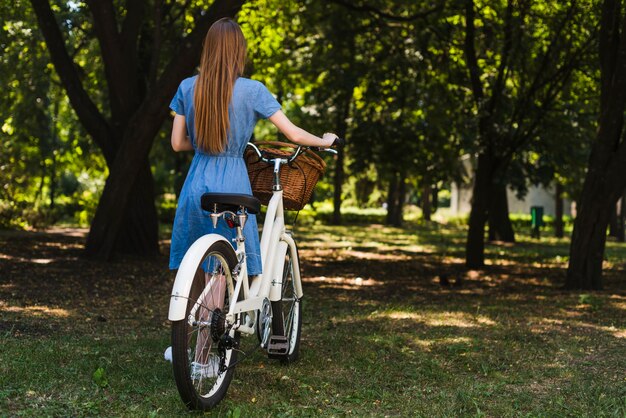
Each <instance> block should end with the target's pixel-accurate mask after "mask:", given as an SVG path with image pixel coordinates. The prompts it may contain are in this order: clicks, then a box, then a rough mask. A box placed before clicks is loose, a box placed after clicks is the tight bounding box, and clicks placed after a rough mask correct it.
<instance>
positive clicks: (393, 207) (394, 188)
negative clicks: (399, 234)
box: [385, 173, 398, 225]
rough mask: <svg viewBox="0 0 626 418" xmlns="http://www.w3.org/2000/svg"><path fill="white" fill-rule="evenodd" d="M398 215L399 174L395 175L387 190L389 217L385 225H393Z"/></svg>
mask: <svg viewBox="0 0 626 418" xmlns="http://www.w3.org/2000/svg"><path fill="white" fill-rule="evenodd" d="M397 213H398V173H393V175H392V177H391V179H390V180H389V187H388V189H387V217H386V220H385V223H386V224H387V225H393V224H394V220H396V219H397Z"/></svg>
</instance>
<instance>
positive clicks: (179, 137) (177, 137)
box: [172, 114, 193, 152]
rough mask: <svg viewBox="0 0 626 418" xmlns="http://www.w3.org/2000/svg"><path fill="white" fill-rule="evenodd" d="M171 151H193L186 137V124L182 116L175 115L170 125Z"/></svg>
mask: <svg viewBox="0 0 626 418" xmlns="http://www.w3.org/2000/svg"><path fill="white" fill-rule="evenodd" d="M172 149H173V150H174V151H177V152H178V151H193V144H192V143H191V140H190V139H189V137H188V136H187V124H186V122H185V117H184V116H183V115H179V114H176V116H174V123H173V124H172Z"/></svg>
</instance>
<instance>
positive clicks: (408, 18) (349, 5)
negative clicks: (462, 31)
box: [327, 0, 445, 22]
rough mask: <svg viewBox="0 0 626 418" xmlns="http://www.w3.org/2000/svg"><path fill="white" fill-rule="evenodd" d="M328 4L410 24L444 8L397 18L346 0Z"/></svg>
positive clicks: (437, 7)
mask: <svg viewBox="0 0 626 418" xmlns="http://www.w3.org/2000/svg"><path fill="white" fill-rule="evenodd" d="M327 1H328V2H330V3H335V4H338V5H340V6H343V7H345V8H347V9H350V10H353V11H355V12H366V13H371V14H373V15H375V16H377V17H381V18H384V19H387V20H395V21H398V22H412V21H414V20H418V19H424V18H426V17H428V16H429V15H431V14H433V13H435V12H438V11H440V10H443V8H444V6H445V2H442V3H441V4H439V5H437V6H435V7H433V8H431V9H428V10H423V11H421V12H417V13H413V14H412V15H409V16H398V15H394V14H391V13H388V12H385V11H383V10H380V9H378V8H376V7H374V6H369V5H362V6H361V5H356V4H352V3H350V2H348V1H346V0H327Z"/></svg>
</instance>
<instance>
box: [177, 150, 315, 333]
mask: <svg viewBox="0 0 626 418" xmlns="http://www.w3.org/2000/svg"><path fill="white" fill-rule="evenodd" d="M279 166H280V161H277V162H276V164H275V170H279V169H280V167H279ZM217 241H224V242H228V240H226V239H225V238H224V237H223V236H221V235H219V234H207V235H204V236H202V237H200V238H199V239H198V240H196V242H194V244H193V245H192V246H191V247H190V249H189V250H188V251H187V253H186V254H185V257H184V258H183V261H182V262H181V266H180V268H179V270H178V273H177V275H176V280H175V282H174V287H173V289H172V297H171V300H170V310H169V314H168V319H169V320H170V321H178V320H182V319H184V318H185V309H186V306H187V298H188V296H189V291H190V289H191V283H192V280H193V277H194V275H195V273H196V268H197V266H198V265H199V263H200V262H201V260H202V258H203V257H204V256H205V253H206V249H207V248H209V247H210V246H211V245H212V244H213V243H215V242H217ZM229 244H230V243H229ZM230 245H231V246H232V244H230ZM287 251H291V254H297V252H296V243H295V241H294V240H293V238H292V237H291V236H290V235H289V233H288V232H287V231H286V228H285V215H284V208H283V190H282V188H281V187H280V185H277V186H275V187H274V190H273V192H272V198H271V200H270V202H269V204H268V207H267V212H266V216H265V222H264V224H263V233H262V235H261V260H262V265H263V274H262V275H259V276H258V277H257V279H256V280H255V281H254V283H252V287H251V286H250V283H249V279H248V269H247V264H246V257H245V242H244V241H243V240H237V245H236V248H235V253H236V255H237V259H238V260H240V263H239V272H238V274H237V276H236V279H237V280H236V283H235V287H234V290H233V289H229V291H232V292H233V293H232V295H233V296H232V300H239V301H238V302H236V303H234V304H231V305H230V309H229V311H228V313H227V315H226V322H227V323H228V324H229V325H232V326H233V327H234V328H235V329H237V330H238V331H240V332H243V333H246V334H253V333H254V332H255V326H256V321H257V319H258V318H257V315H256V314H255V312H256V311H258V310H261V308H262V306H263V303H264V301H265V300H269V301H271V302H274V301H279V300H280V299H281V294H282V279H283V270H284V260H285V255H286V254H287ZM292 262H293V263H294V269H293V271H294V277H293V282H294V286H295V291H296V297H297V298H301V297H302V281H301V277H300V268H299V264H298V263H299V260H298V258H297V257H292ZM241 292H243V298H241V300H240V298H239V295H240V294H241ZM248 312H252V314H251V315H247V316H246V321H245V323H244V322H243V321H242V320H238V316H239V315H240V314H243V313H248Z"/></svg>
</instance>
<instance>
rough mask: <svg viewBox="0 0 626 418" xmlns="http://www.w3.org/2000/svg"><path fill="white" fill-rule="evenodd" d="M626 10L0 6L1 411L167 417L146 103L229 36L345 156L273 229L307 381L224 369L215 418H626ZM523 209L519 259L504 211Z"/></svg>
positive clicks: (516, 231)
mask: <svg viewBox="0 0 626 418" xmlns="http://www.w3.org/2000/svg"><path fill="white" fill-rule="evenodd" d="M625 9H626V7H625V6H624V5H623V4H622V2H621V1H617V0H604V1H534V2H533V1H525V0H517V1H513V0H509V1H504V0H503V1H472V0H449V1H441V2H435V3H431V2H426V1H423V2H422V1H408V0H407V1H389V0H321V1H304V0H303V1H294V0H287V1H277V0H259V1H248V2H244V1H224V0H216V1H214V2H207V1H192V0H177V1H172V0H152V1H137V0H127V1H121V0H120V1H112V0H111V1H110V0H107V1H87V2H80V1H67V2H66V1H63V2H59V1H54V0H31V1H23V0H14V1H10V2H9V1H1V2H0V11H1V13H2V30H1V31H0V47H1V48H2V55H1V58H0V62H1V65H2V67H1V70H0V78H1V81H2V85H3V86H5V87H4V89H3V94H2V97H1V99H0V116H1V117H0V121H1V123H2V125H1V130H0V135H1V141H0V150H1V151H0V185H1V186H2V187H0V227H1V228H2V230H1V231H0V242H1V243H2V244H1V247H0V315H1V316H0V338H1V339H2V347H3V349H2V351H1V352H0V358H1V359H2V364H1V365H0V371H1V372H2V373H1V374H0V412H2V413H7V414H8V415H17V416H22V415H25V416H40V415H52V416H56V415H77V416H90V415H91V416H92V415H141V416H146V415H151V416H157V415H164V416H168V415H175V414H179V413H182V412H184V410H183V405H182V404H181V403H180V401H179V400H178V398H177V393H176V390H175V385H174V383H173V379H172V376H171V371H170V370H169V366H168V365H167V364H165V363H164V362H163V361H162V359H161V352H162V349H163V348H164V347H165V346H167V345H168V344H169V343H168V324H167V321H166V312H167V303H168V294H169V293H168V292H169V289H170V287H171V284H172V279H173V278H172V276H171V274H170V273H169V271H167V254H168V250H169V247H168V246H169V231H170V229H171V222H172V219H173V214H174V211H175V207H176V197H177V195H178V193H179V191H180V188H181V186H182V182H183V180H184V177H185V175H186V169H187V167H188V165H189V163H190V160H191V157H192V156H191V155H190V154H188V153H187V154H185V153H174V152H172V150H171V148H170V145H169V132H170V129H171V114H170V111H169V109H168V104H169V101H170V100H171V98H172V97H173V95H174V93H175V91H176V88H177V86H178V84H179V83H180V81H181V80H182V79H183V78H186V77H189V76H191V75H192V74H193V73H194V71H195V68H196V66H197V65H198V62H199V55H200V51H201V45H202V40H203V38H204V35H205V34H206V31H207V29H208V27H209V26H210V24H211V23H212V22H213V21H215V20H216V19H217V18H220V17H223V16H234V17H236V20H237V21H238V22H239V23H240V25H241V26H242V29H243V31H244V33H245V35H246V38H247V40H248V50H249V62H248V66H247V68H246V74H245V75H246V76H248V77H251V78H254V79H257V80H260V81H262V82H263V83H265V84H266V85H267V86H268V88H269V89H270V91H272V92H273V93H274V94H275V95H276V96H277V99H278V100H279V101H280V102H281V104H282V106H283V110H284V111H285V112H286V113H287V114H288V116H289V117H290V118H291V119H292V120H293V121H294V122H296V123H297V124H298V125H300V126H302V127H303V128H305V129H307V130H309V131H311V132H316V133H320V134H321V133H323V132H325V131H332V132H336V133H337V134H339V135H340V136H342V137H344V138H346V139H347V146H346V147H345V148H344V149H343V150H342V151H341V152H340V154H339V155H338V156H337V157H325V158H326V161H327V164H328V168H327V171H326V174H325V176H324V177H323V178H322V179H321V181H320V182H319V183H318V185H317V187H316V190H315V194H314V198H313V201H312V202H311V204H310V205H309V206H307V207H306V208H305V209H304V210H303V211H301V212H300V213H299V214H298V219H297V224H296V226H295V232H296V237H297V238H298V240H299V243H300V249H301V257H302V259H303V274H304V277H305V285H306V288H305V292H306V293H307V295H311V297H310V298H307V300H306V301H305V302H306V303H305V323H304V326H305V328H304V335H303V338H304V340H303V347H302V351H303V356H302V357H303V358H302V361H301V362H300V363H299V364H297V365H294V366H292V367H289V368H284V367H280V366H278V365H277V364H273V363H271V362H269V361H268V360H266V359H263V357H262V356H261V355H260V354H259V355H257V356H256V357H255V359H253V360H252V361H250V362H248V363H246V364H242V365H241V367H240V368H238V371H237V376H236V378H235V379H236V380H235V382H234V385H233V387H232V388H231V391H230V392H229V395H228V398H227V399H226V400H225V401H224V402H223V403H222V404H221V406H220V408H219V409H218V410H217V411H216V414H217V415H222V416H237V415H242V416H252V415H254V416H258V415H266V416H277V415H284V416H292V415H310V416H315V415H325V416H332V415H347V414H353V415H355V416H363V415H374V416H384V415H389V416H402V415H419V416H432V415H435V416H459V415H463V416H484V415H486V416H518V415H532V416H535V415H559V416H567V415H569V416H623V415H624V414H625V413H626V380H625V379H626V363H625V361H626V356H625V355H624V354H625V352H626V348H625V342H626V320H625V315H624V313H625V310H626V290H625V289H626V272H625V257H626V245H625V244H624V225H625V221H626V208H625V206H626V205H623V204H620V202H623V201H624V195H625V192H626V141H625V140H624V133H623V131H624V129H623V128H624V127H623V122H624V109H625V106H626V13H625ZM254 139H255V140H257V141H263V140H276V139H280V135H279V134H278V133H277V132H276V130H275V129H274V128H273V127H272V126H271V124H269V123H267V122H261V123H259V125H258V126H257V128H256V130H255V134H254ZM461 188H462V189H463V190H464V193H465V194H466V196H467V195H471V199H469V198H466V202H467V203H469V206H470V208H469V213H468V214H467V215H463V214H458V213H456V212H454V211H451V210H450V209H446V208H447V207H449V206H450V205H451V203H453V201H454V196H455V189H456V193H457V195H458V191H459V190H460V189H461ZM535 189H545V190H548V191H549V193H550V196H551V198H552V199H553V203H554V205H553V206H554V213H553V214H551V216H546V217H545V218H544V220H545V225H544V226H543V227H542V231H541V238H540V239H536V238H532V237H531V232H532V231H531V216H530V214H529V213H527V212H526V211H525V212H524V213H509V209H510V208H509V204H510V203H511V200H510V199H508V198H507V196H509V197H510V196H512V195H515V196H517V197H519V198H521V199H524V198H528V195H529V191H530V192H531V193H532V191H533V190H535ZM451 201H452V202H451ZM564 202H573V203H574V206H573V207H575V211H574V212H573V213H570V212H569V211H568V206H567V205H565V204H564ZM573 214H575V216H574V217H572V216H571V215H573ZM291 216H292V219H295V214H292V215H291ZM320 365H324V367H321V368H320V367H319V366H320ZM258 382H264V383H266V385H265V387H263V389H261V388H259V387H258V386H257V385H256V383H258Z"/></svg>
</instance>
